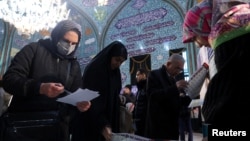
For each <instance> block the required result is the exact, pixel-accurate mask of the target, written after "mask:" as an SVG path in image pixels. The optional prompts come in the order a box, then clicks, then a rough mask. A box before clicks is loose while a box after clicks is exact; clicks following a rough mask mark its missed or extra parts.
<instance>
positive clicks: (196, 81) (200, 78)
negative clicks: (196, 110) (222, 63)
mask: <svg viewBox="0 0 250 141" xmlns="http://www.w3.org/2000/svg"><path fill="white" fill-rule="evenodd" d="M208 68H209V67H208V64H206V63H204V64H203V65H202V67H200V68H199V69H198V70H196V72H195V73H194V74H192V76H191V78H190V79H189V81H188V84H189V85H188V87H187V88H186V89H185V92H186V94H187V95H188V96H189V97H190V98H191V99H195V98H196V97H197V96H199V95H200V91H201V88H202V85H203V83H204V81H205V79H206V76H207V73H208Z"/></svg>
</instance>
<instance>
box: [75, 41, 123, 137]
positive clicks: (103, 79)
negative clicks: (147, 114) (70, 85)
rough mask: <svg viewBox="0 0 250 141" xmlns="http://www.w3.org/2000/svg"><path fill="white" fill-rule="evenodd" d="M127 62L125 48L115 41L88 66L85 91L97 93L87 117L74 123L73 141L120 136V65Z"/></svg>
mask: <svg viewBox="0 0 250 141" xmlns="http://www.w3.org/2000/svg"><path fill="white" fill-rule="evenodd" d="M126 59H127V50H126V48H125V46H124V45H123V44H122V43H121V42H118V41H114V42H112V43H111V44H109V45H108V46H107V47H105V48H104V49H103V50H102V51H101V52H99V53H98V54H97V55H96V56H95V57H94V58H93V59H92V61H91V62H90V63H89V64H88V65H87V66H86V68H85V70H84V74H83V77H82V80H83V88H87V89H90V90H93V91H98V92H99V94H100V96H99V97H97V98H96V99H94V100H93V101H92V105H91V108H90V109H89V110H88V111H87V112H86V113H79V116H78V117H77V119H76V120H75V124H74V128H73V134H72V141H104V140H110V139H111V133H112V132H114V133H117V132H119V109H120V99H119V94H120V90H121V87H122V84H121V73H120V65H121V64H122V63H123V62H124V61H125V60H126Z"/></svg>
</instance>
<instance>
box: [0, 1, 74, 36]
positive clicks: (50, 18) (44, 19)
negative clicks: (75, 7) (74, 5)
mask: <svg viewBox="0 0 250 141" xmlns="http://www.w3.org/2000/svg"><path fill="white" fill-rule="evenodd" d="M0 7H1V8H0V18H1V19H3V20H4V21H5V22H8V23H10V24H11V25H14V26H15V27H16V29H17V32H18V34H19V35H25V36H30V35H32V34H34V33H35V32H39V31H41V30H49V29H50V28H54V27H55V25H56V24H57V23H58V22H59V21H61V20H65V19H68V16H69V13H70V10H67V7H66V2H64V3H63V4H62V3H61V0H0Z"/></svg>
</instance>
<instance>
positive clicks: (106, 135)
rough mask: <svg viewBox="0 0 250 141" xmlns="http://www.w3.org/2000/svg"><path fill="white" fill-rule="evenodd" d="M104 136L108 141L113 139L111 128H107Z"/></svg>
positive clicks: (103, 132) (103, 133) (104, 130)
mask: <svg viewBox="0 0 250 141" xmlns="http://www.w3.org/2000/svg"><path fill="white" fill-rule="evenodd" d="M102 135H103V136H104V138H105V140H106V141H111V138H112V129H111V128H110V127H109V126H106V127H105V128H104V129H103V130H102Z"/></svg>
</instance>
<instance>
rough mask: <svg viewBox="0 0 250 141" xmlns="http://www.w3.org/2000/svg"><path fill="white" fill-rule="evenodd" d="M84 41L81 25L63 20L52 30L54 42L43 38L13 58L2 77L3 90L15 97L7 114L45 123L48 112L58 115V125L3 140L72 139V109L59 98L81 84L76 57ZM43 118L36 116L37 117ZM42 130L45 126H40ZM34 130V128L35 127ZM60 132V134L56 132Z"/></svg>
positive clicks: (81, 106)
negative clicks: (77, 50) (70, 112)
mask: <svg viewBox="0 0 250 141" xmlns="http://www.w3.org/2000/svg"><path fill="white" fill-rule="evenodd" d="M80 40H81V26H80V25H78V24H77V23H75V22H73V21H70V20H64V21H61V22H59V23H58V24H57V25H56V27H55V28H54V29H53V30H52V33H51V39H40V40H39V41H38V42H33V43H30V44H28V45H26V46H24V47H23V48H22V49H21V50H20V51H19V52H18V53H17V54H16V56H15V57H14V58H13V60H12V62H11V64H10V66H9V68H8V70H7V71H6V73H5V74H4V76H3V87H4V90H5V91H7V92H8V93H10V94H12V95H13V99H12V103H11V105H10V107H9V109H8V113H11V114H17V113H20V114H21V113H23V114H24V115H25V116H23V117H22V118H23V120H24V121H28V120H29V119H28V114H29V115H31V119H33V118H35V116H36V118H40V119H41V120H43V118H45V117H46V116H49V115H50V114H49V113H53V114H52V115H59V117H58V118H57V119H59V123H60V124H59V126H56V127H52V128H53V129H55V128H56V130H53V129H52V128H49V129H51V130H53V131H50V130H47V128H43V129H44V130H43V131H42V132H40V131H41V130H32V129H29V130H32V132H28V133H24V132H19V130H17V131H16V133H15V135H16V136H11V135H10V136H8V134H11V133H7V132H6V133H5V135H4V140H5V141H8V140H11V141H15V140H16V139H17V138H19V139H18V140H39V141H66V140H69V133H68V130H69V129H68V128H69V120H68V119H69V110H68V108H72V109H73V110H74V109H76V108H75V107H73V106H70V105H67V104H63V103H59V102H57V101H56V99H57V98H58V97H60V96H62V95H63V94H65V93H64V91H65V90H68V91H71V92H73V91H75V90H77V89H78V88H79V87H81V85H82V80H81V69H80V65H79V63H78V61H77V60H76V58H75V57H74V54H75V51H76V49H77V47H78V45H79V43H80ZM89 106H90V102H86V101H83V102H79V103H77V108H78V109H79V110H80V111H86V110H87V109H88V108H89ZM38 114H39V115H40V116H37V115H38ZM33 120H36V119H33ZM40 128H42V127H40ZM34 129H35V128H34ZM54 131H58V132H54Z"/></svg>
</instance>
